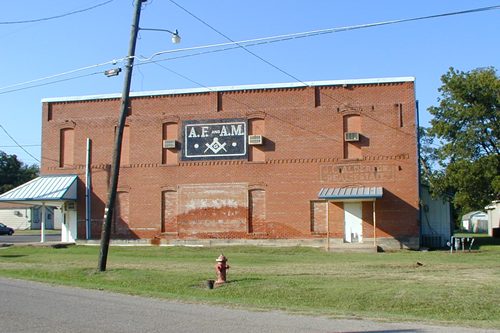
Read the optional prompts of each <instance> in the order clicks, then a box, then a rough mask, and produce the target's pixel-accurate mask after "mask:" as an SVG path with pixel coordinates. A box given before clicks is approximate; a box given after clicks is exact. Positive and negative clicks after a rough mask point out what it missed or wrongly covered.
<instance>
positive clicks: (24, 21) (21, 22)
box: [0, 0, 113, 25]
mask: <svg viewBox="0 0 500 333" xmlns="http://www.w3.org/2000/svg"><path fill="white" fill-rule="evenodd" d="M110 2H113V0H109V1H105V2H102V3H99V4H97V5H95V6H92V7H88V8H85V9H80V10H75V11H72V12H69V13H65V14H61V15H56V16H50V17H44V18H38V19H32V20H22V21H6V22H5V21H4V22H0V24H3V25H7V24H25V23H35V22H41V21H49V20H54V19H58V18H62V17H66V16H70V15H74V14H79V13H83V12H86V11H89V10H92V9H95V8H97V7H101V6H104V5H107V4H108V3H110Z"/></svg>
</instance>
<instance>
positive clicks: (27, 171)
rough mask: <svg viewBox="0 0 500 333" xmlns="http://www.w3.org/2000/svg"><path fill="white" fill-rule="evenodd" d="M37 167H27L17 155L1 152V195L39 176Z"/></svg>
mask: <svg viewBox="0 0 500 333" xmlns="http://www.w3.org/2000/svg"><path fill="white" fill-rule="evenodd" d="M38 173H39V169H38V166H36V165H31V166H28V165H25V164H24V163H23V162H21V161H20V160H18V159H17V156H16V155H8V154H6V153H5V152H3V151H0V193H4V192H7V191H9V190H11V189H13V188H14V187H16V186H19V185H21V184H24V183H26V182H27V181H29V180H31V179H33V178H35V177H37V176H38Z"/></svg>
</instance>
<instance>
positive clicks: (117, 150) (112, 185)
mask: <svg viewBox="0 0 500 333" xmlns="http://www.w3.org/2000/svg"><path fill="white" fill-rule="evenodd" d="M146 1H147V0H135V11H134V17H133V19H132V28H131V31H130V43H129V50H128V57H127V64H126V65H125V79H124V83H123V91H122V97H121V106H120V116H119V118H118V128H117V131H116V137H115V146H114V149H113V159H112V161H111V175H110V182H109V188H108V200H107V203H106V208H105V209H104V224H103V227H102V232H101V249H100V252H99V267H98V268H99V271H101V272H103V271H105V270H106V262H107V259H108V250H109V240H110V235H111V221H112V218H113V211H114V209H115V200H116V192H117V187H118V177H119V174H120V159H121V150H122V139H123V129H124V127H125V120H126V118H127V114H128V108H129V104H130V103H129V102H130V98H129V97H130V83H131V81H132V69H133V66H134V58H135V45H136V42H137V34H138V32H139V30H152V31H166V32H169V33H171V34H172V42H173V43H175V44H177V43H179V42H180V40H181V38H180V36H179V33H178V32H177V30H175V33H174V32H172V31H170V30H166V29H142V28H139V20H140V17H141V5H142V3H143V2H146Z"/></svg>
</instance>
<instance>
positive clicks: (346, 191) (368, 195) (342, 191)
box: [318, 187, 384, 201]
mask: <svg viewBox="0 0 500 333" xmlns="http://www.w3.org/2000/svg"><path fill="white" fill-rule="evenodd" d="M383 192H384V191H383V188H382V187H324V188H322V189H321V190H320V191H319V193H318V198H319V199H326V200H337V201H345V200H359V201H371V200H375V199H379V198H382V196H383V194H384V193H383Z"/></svg>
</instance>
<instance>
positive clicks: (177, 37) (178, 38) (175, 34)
mask: <svg viewBox="0 0 500 333" xmlns="http://www.w3.org/2000/svg"><path fill="white" fill-rule="evenodd" d="M139 30H146V31H163V32H168V33H169V34H171V35H172V43H173V44H179V43H180V42H181V36H180V35H179V31H177V30H175V32H174V31H170V30H167V29H151V28H139Z"/></svg>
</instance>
